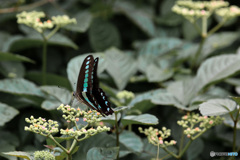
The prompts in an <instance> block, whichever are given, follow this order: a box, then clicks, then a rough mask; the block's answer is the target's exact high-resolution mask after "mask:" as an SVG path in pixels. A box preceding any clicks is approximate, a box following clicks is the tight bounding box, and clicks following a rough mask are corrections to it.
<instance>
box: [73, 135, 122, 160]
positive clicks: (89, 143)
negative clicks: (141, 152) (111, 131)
mask: <svg viewBox="0 0 240 160" xmlns="http://www.w3.org/2000/svg"><path fill="white" fill-rule="evenodd" d="M115 141H116V140H115V139H114V138H113V137H112V136H110V135H108V134H106V133H99V134H98V135H97V136H93V137H90V138H88V139H86V140H84V141H82V142H81V146H84V147H80V149H79V150H78V151H77V153H76V154H74V155H73V159H81V160H86V159H87V157H86V156H87V152H88V151H89V150H90V149H91V148H93V147H104V148H105V147H106V146H108V147H114V146H116V144H115ZM120 147H121V148H122V147H123V148H125V147H124V146H123V145H121V144H120Z"/></svg>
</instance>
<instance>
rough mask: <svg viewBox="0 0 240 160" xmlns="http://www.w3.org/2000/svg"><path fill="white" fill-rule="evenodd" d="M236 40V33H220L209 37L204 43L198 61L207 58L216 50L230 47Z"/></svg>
mask: <svg viewBox="0 0 240 160" xmlns="http://www.w3.org/2000/svg"><path fill="white" fill-rule="evenodd" d="M238 38H239V36H238V34H237V33H236V32H221V33H217V34H213V35H211V36H210V37H208V38H207V40H206V42H205V43H204V46H203V49H202V52H201V54H200V59H203V58H205V57H207V56H209V54H210V53H212V52H213V51H215V50H217V49H221V48H224V47H227V46H229V45H231V44H232V43H233V42H234V41H236V40H237V39H238Z"/></svg>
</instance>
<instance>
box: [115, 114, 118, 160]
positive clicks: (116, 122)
mask: <svg viewBox="0 0 240 160" xmlns="http://www.w3.org/2000/svg"><path fill="white" fill-rule="evenodd" d="M115 127H116V146H117V147H119V130H118V118H117V113H116V112H115ZM117 160H119V151H118V155H117Z"/></svg>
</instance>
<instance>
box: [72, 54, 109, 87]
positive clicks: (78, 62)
mask: <svg viewBox="0 0 240 160" xmlns="http://www.w3.org/2000/svg"><path fill="white" fill-rule="evenodd" d="M90 54H91V55H93V56H94V58H96V57H99V62H98V75H99V74H100V73H102V72H103V71H104V70H105V68H106V60H105V59H106V58H105V56H104V55H103V54H102V53H87V54H83V55H81V56H77V57H74V58H73V59H71V60H70V61H69V63H68V66H67V74H68V79H69V81H70V83H71V86H72V88H73V89H74V90H75V88H76V83H77V80H78V74H79V71H80V68H81V66H82V62H83V60H84V59H85V58H86V57H87V56H88V55H90Z"/></svg>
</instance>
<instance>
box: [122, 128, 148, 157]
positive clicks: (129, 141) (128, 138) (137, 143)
mask: <svg viewBox="0 0 240 160" xmlns="http://www.w3.org/2000/svg"><path fill="white" fill-rule="evenodd" d="M119 141H120V142H121V143H122V144H123V145H125V146H126V147H127V148H128V150H130V151H132V152H138V153H140V152H142V151H143V143H142V141H141V139H140V138H139V137H138V136H137V135H136V134H135V133H133V132H130V131H124V132H122V133H121V134H120V136H119Z"/></svg>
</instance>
